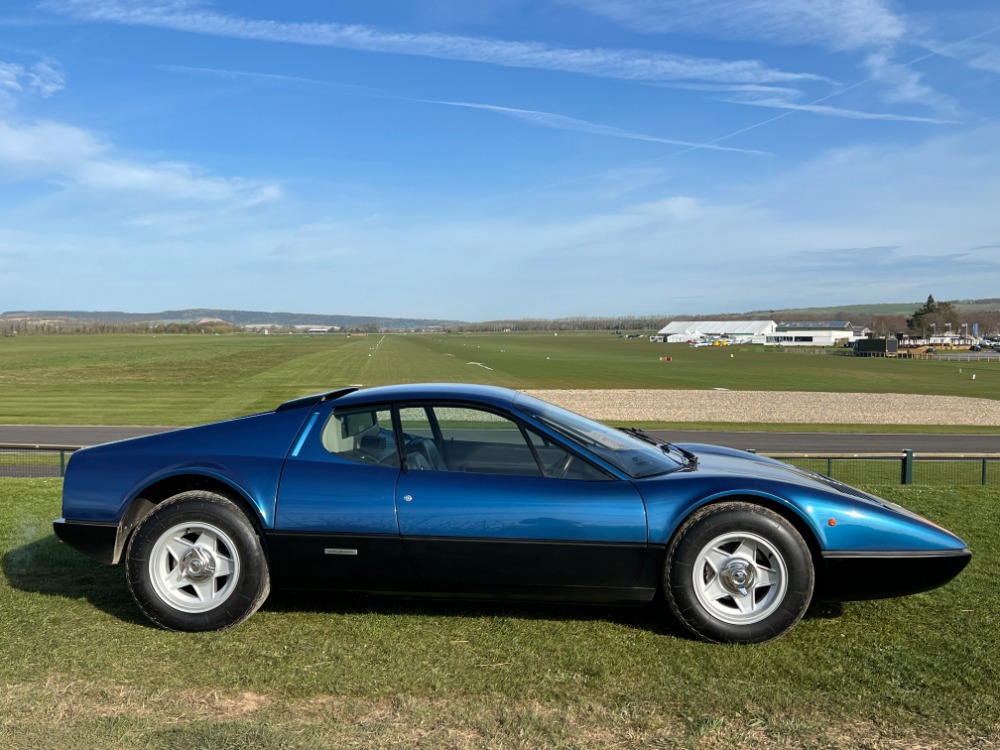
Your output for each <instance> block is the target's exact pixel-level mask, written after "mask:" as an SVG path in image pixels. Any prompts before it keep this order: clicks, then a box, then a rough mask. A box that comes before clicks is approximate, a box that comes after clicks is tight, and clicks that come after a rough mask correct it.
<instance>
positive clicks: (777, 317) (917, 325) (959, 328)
mask: <svg viewBox="0 0 1000 750" xmlns="http://www.w3.org/2000/svg"><path fill="white" fill-rule="evenodd" d="M997 302H998V304H997V309H995V310H986V311H982V310H977V311H975V312H971V313H969V312H967V313H963V312H961V311H960V310H959V308H958V306H957V305H958V304H960V303H951V302H938V301H936V300H935V299H934V297H933V295H932V296H928V298H927V301H926V302H925V303H924V304H923V305H921V306H920V307H919V308H917V309H916V310H914V311H913V313H912V314H911V315H909V316H907V315H887V314H867V315H865V314H859V313H857V312H853V313H851V312H848V311H843V310H842V311H837V312H834V313H833V314H809V313H805V312H801V311H790V312H788V313H783V312H782V311H780V310H774V311H756V312H753V313H720V314H715V315H669V316H667V315H625V316H617V317H611V316H608V317H571V318H555V319H552V318H519V319H503V320H489V321H484V322H480V323H456V324H451V325H446V326H433V327H431V328H428V329H419V328H414V329H410V330H432V331H445V332H455V333H472V332H505V331H510V332H532V331H607V332H609V333H614V332H625V331H629V332H634V331H643V332H652V331H658V330H660V329H661V328H663V326H665V325H666V324H667V323H669V322H670V321H671V320H695V321H697V320H761V319H764V318H766V319H770V320H774V321H776V322H778V323H793V322H820V321H826V320H843V321H850V322H851V323H852V324H854V325H856V326H867V327H868V328H870V329H871V331H872V333H873V335H875V336H878V337H880V338H881V337H888V336H896V335H899V334H908V335H911V336H916V337H921V338H923V337H926V336H929V335H930V334H931V333H937V334H942V333H945V332H946V331H948V330H950V331H951V332H952V333H965V332H966V331H967V332H968V334H969V335H970V336H971V335H972V333H973V328H974V326H975V324H977V323H978V324H979V335H980V336H991V337H994V336H1000V300H998V301H997ZM964 324H967V328H964V327H963V325H964ZM269 330H270V332H271V333H272V334H285V333H297V332H299V331H298V329H296V328H295V327H294V326H292V325H273V326H269ZM243 331H245V329H244V328H243V327H241V326H239V325H236V324H233V323H229V322H225V321H205V322H184V323H162V322H154V321H138V322H137V321H128V322H126V321H115V320H83V319H77V318H64V319H57V318H56V319H45V320H38V319H31V318H27V317H10V318H0V334H3V335H6V336H11V335H22V334H23V335H45V334H65V333H75V334H121V335H124V334H137V333H144V334H151V333H186V334H215V333H219V334H222V333H239V332H243ZM396 331H398V329H395V328H385V327H383V326H382V325H381V324H379V323H372V322H369V323H364V324H358V325H355V326H351V327H345V328H342V329H341V331H340V332H341V333H369V334H374V333H380V332H396Z"/></svg>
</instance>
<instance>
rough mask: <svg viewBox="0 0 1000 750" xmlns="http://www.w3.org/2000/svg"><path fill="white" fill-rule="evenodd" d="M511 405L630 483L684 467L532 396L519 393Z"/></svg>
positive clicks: (645, 445)
mask: <svg viewBox="0 0 1000 750" xmlns="http://www.w3.org/2000/svg"><path fill="white" fill-rule="evenodd" d="M514 405H515V406H516V407H517V408H518V409H520V410H521V411H522V412H524V413H525V414H527V415H528V416H530V417H533V418H534V419H537V420H538V421H539V422H541V423H542V424H544V425H546V426H547V427H550V428H551V429H553V430H555V431H556V432H558V433H559V434H561V435H564V436H565V437H567V438H569V439H570V440H572V441H573V442H574V443H576V444H578V445H580V446H581V447H583V448H586V449H587V450H588V451H590V452H591V453H594V454H595V455H597V456H599V457H601V458H602V459H604V460H605V461H607V462H608V463H609V464H611V465H612V466H614V467H616V468H618V469H620V470H621V471H622V472H624V473H625V474H628V475H629V476H630V477H632V478H633V479H642V478H643V477H651V476H654V475H656V474H664V473H666V472H669V471H676V470H677V469H680V468H683V466H684V465H683V464H682V463H681V462H680V461H678V460H677V459H676V458H674V457H673V456H670V455H668V454H667V453H664V452H663V451H662V450H660V448H659V446H656V445H650V444H649V443H647V442H644V441H642V440H640V439H639V438H636V437H632V436H631V435H628V434H626V433H624V432H621V431H620V430H617V429H615V428H614V427H608V426H607V425H603V424H601V423H600V422H594V421H593V420H590V419H587V418H586V417H581V416H580V415H579V414H575V413H574V412H571V411H568V410H566V409H563V408H561V407H559V406H553V405H552V404H549V403H546V402H545V401H540V400H538V399H537V398H533V397H532V396H526V395H525V394H523V393H520V394H518V395H517V397H516V398H515V399H514Z"/></svg>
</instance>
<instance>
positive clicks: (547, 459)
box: [527, 427, 612, 482]
mask: <svg viewBox="0 0 1000 750" xmlns="http://www.w3.org/2000/svg"><path fill="white" fill-rule="evenodd" d="M527 433H528V439H529V440H530V441H531V444H532V445H533V446H534V448H535V454H536V455H537V456H538V460H539V461H541V463H542V469H543V470H544V472H545V476H547V477H551V478H553V479H578V480H580V481H585V482H604V481H608V480H610V479H612V477H610V476H608V475H607V474H605V473H604V472H603V471H601V470H600V469H598V468H596V467H595V466H593V464H591V463H590V462H589V461H585V460H584V459H582V458H580V457H579V456H576V455H574V454H572V453H570V452H569V451H568V450H566V449H565V448H563V447H562V446H561V445H559V444H558V443H556V442H554V441H552V440H549V439H548V438H547V437H545V436H544V435H542V434H541V433H538V432H535V431H534V430H532V429H531V428H530V427H529V428H527Z"/></svg>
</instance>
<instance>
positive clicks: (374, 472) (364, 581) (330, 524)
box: [267, 406, 414, 590]
mask: <svg viewBox="0 0 1000 750" xmlns="http://www.w3.org/2000/svg"><path fill="white" fill-rule="evenodd" d="M399 467H400V462H399V453H398V449H397V441H396V436H395V432H394V430H393V421H392V411H391V409H390V408H389V407H387V406H381V407H380V406H364V407H355V408H345V409H333V410H332V411H331V410H330V409H329V408H327V409H326V410H325V411H324V410H317V411H316V412H314V414H313V416H312V417H311V418H310V421H309V422H308V428H307V430H306V432H305V434H304V435H303V436H302V437H301V438H300V439H299V441H298V443H297V444H296V445H295V447H294V448H293V449H292V452H291V454H290V455H289V456H288V458H287V459H286V461H285V466H284V469H283V470H282V474H281V481H280V484H279V486H278V502H277V509H276V511H275V529H274V531H273V532H269V533H268V535H267V536H268V551H269V554H270V558H271V568H272V577H274V578H276V582H277V584H278V585H281V586H285V587H291V588H317V587H318V588H325V587H334V588H351V589H359V590H364V589H386V588H388V589H397V588H405V587H406V584H407V582H408V581H413V580H414V575H413V569H412V567H411V566H410V563H409V560H408V559H407V557H406V552H405V550H404V549H403V545H402V540H401V538H400V535H399V525H398V524H397V522H396V482H397V480H398V478H399V473H400V468H399Z"/></svg>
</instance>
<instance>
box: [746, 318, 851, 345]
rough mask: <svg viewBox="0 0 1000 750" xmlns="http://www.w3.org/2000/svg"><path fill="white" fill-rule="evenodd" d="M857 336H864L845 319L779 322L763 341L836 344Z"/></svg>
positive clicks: (845, 342)
mask: <svg viewBox="0 0 1000 750" xmlns="http://www.w3.org/2000/svg"><path fill="white" fill-rule="evenodd" d="M859 338H864V336H859V335H858V334H857V332H856V331H855V329H854V326H852V325H851V324H850V323H849V322H847V321H846V320H830V321H824V322H821V323H779V324H778V325H777V327H776V328H775V330H774V331H772V332H771V333H769V334H768V335H767V341H765V342H764V343H766V344H770V345H772V346H838V345H843V344H849V343H851V342H852V341H856V340H857V339H859Z"/></svg>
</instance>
